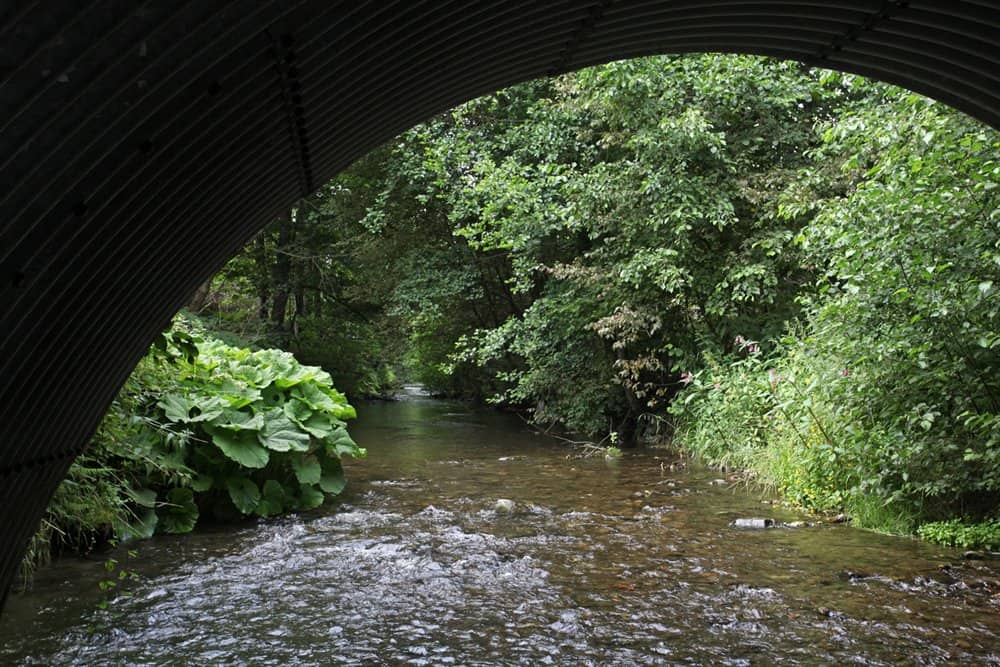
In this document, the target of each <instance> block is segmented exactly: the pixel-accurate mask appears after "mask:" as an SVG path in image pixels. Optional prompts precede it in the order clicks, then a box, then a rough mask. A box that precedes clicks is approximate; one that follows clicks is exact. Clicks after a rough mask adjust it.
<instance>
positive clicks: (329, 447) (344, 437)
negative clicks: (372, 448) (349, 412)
mask: <svg viewBox="0 0 1000 667" xmlns="http://www.w3.org/2000/svg"><path fill="white" fill-rule="evenodd" d="M324 442H325V443H326V452H327V454H329V455H331V456H334V455H336V456H342V455H345V454H349V455H351V456H362V455H363V450H362V449H361V448H360V447H358V445H357V443H356V442H354V440H353V439H352V438H351V436H350V434H349V433H348V432H347V429H346V428H344V427H343V426H339V427H337V428H336V429H334V431H333V432H332V433H331V434H330V435H329V436H328V437H327V438H326V440H324Z"/></svg>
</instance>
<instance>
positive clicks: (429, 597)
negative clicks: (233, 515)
mask: <svg viewBox="0 0 1000 667" xmlns="http://www.w3.org/2000/svg"><path fill="white" fill-rule="evenodd" d="M401 399H402V400H399V401H391V402H371V403H360V404H359V405H358V406H357V407H358V412H359V419H358V420H357V422H356V423H353V424H352V426H351V431H352V434H353V435H354V437H355V439H356V440H357V441H358V442H359V444H361V446H363V447H366V448H367V449H368V452H369V454H368V457H367V458H365V459H363V460H358V461H348V462H347V463H346V469H347V474H348V479H349V485H348V488H347V489H346V490H345V492H344V493H343V494H342V495H341V496H340V497H339V498H338V499H337V500H335V501H331V502H328V503H327V505H326V506H324V507H323V508H321V509H320V510H318V511H316V512H314V513H309V514H304V515H300V516H289V517H284V518H280V519H275V520H268V521H260V522H254V523H247V524H243V525H240V526H236V527H233V526H229V527H213V528H207V529H200V530H199V531H198V532H196V533H194V534H190V535H183V536H158V537H156V538H154V539H152V540H148V541H144V542H141V543H138V544H134V545H130V547H129V548H131V549H134V550H135V551H136V552H137V554H136V555H135V556H134V557H130V556H129V555H128V554H127V552H126V551H125V550H121V549H120V550H119V551H118V552H117V553H116V554H114V556H115V558H117V559H118V561H119V565H118V566H117V568H116V570H115V572H114V573H111V574H110V575H109V572H108V570H106V568H105V563H106V559H107V558H108V555H107V554H104V555H100V556H93V557H90V558H87V559H63V560H61V561H59V562H57V563H56V564H54V565H53V566H51V567H48V568H45V569H43V570H42V571H41V572H39V573H38V575H37V577H36V581H35V585H34V588H33V590H32V591H30V592H28V593H24V594H14V595H12V596H11V599H10V601H9V602H8V605H7V608H6V610H5V613H4V616H3V617H2V618H0V664H16V665H36V664H38V665H41V664H44V665H241V664H253V665H328V664H355V665H369V664H392V665H396V664H411V665H508V664H509V665H522V664H523V665H538V664H553V665H563V664H571V665H661V664H720V665H758V664H759V665H770V664H776V663H777V664H790V665H796V664H801V665H816V664H831V665H842V664H866V665H896V664H930V665H936V664H941V665H944V664H1000V595H998V588H997V581H998V579H1000V564H998V563H997V562H996V561H994V560H988V559H987V560H968V559H965V558H963V557H962V556H963V555H962V553H961V552H960V551H956V550H951V549H943V548H939V547H935V546H933V545H929V544H925V543H921V542H917V541H914V540H910V539H906V538H895V537H888V536H883V535H877V534H874V533H870V532H866V531H862V530H858V529H855V528H852V527H850V526H849V525H846V524H829V523H825V522H820V523H818V524H817V525H810V523H811V522H815V521H816V520H815V518H813V517H808V516H804V515H800V514H797V513H795V512H794V511H792V510H789V509H787V508H783V507H782V506H781V505H780V504H777V503H773V502H772V501H773V500H775V499H774V498H772V497H771V496H769V495H767V494H764V493H762V492H761V491H759V490H755V489H752V488H747V487H745V486H744V485H742V484H739V483H733V482H730V481H729V480H726V479H724V476H721V475H720V474H719V473H718V472H715V471H711V470H706V469H702V468H698V467H697V466H693V465H688V464H686V463H685V462H683V461H679V460H678V459H677V457H676V456H674V455H672V454H670V453H669V452H667V451H665V450H646V451H643V452H640V453H636V454H630V453H626V455H625V456H623V457H621V458H620V459H612V460H608V459H605V458H604V457H603V456H595V457H588V458H581V457H579V456H578V455H577V454H576V453H575V452H574V451H572V450H569V449H567V446H566V445H565V444H564V443H560V442H558V441H556V440H554V439H550V438H547V437H545V436H543V435H539V434H537V433H535V432H534V431H533V430H532V429H530V428H529V427H528V426H526V425H525V424H524V423H523V422H522V421H521V420H520V419H518V418H517V417H516V416H513V415H508V414H500V413H497V412H494V411H490V410H486V409H479V408H474V407H470V406H469V405H467V404H464V403H460V402H452V401H440V400H433V399H430V398H428V397H424V396H421V395H420V394H419V392H417V391H411V392H409V393H408V394H406V395H404V396H402V397H401ZM500 499H505V500H510V501H512V505H508V504H507V503H500V504H499V505H498V503H497V501H498V500H500ZM746 518H759V519H769V520H771V521H770V522H773V524H774V525H773V527H770V528H767V529H762V530H746V529H738V528H736V527H733V526H732V525H731V524H732V522H734V521H735V520H737V519H746ZM770 522H769V523H770ZM799 522H806V523H805V525H801V524H800V523H799ZM789 524H791V526H798V527H790V526H789ZM121 571H125V572H127V573H129V575H130V576H127V577H126V578H125V579H123V580H121V581H120V583H119V585H118V586H117V587H116V589H115V590H114V591H111V592H109V591H102V590H101V588H100V586H99V582H101V581H104V580H107V579H108V578H109V576H110V577H115V576H118V574H117V573H118V572H121ZM132 575H134V576H132ZM102 607H106V608H102Z"/></svg>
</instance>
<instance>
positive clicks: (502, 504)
mask: <svg viewBox="0 0 1000 667" xmlns="http://www.w3.org/2000/svg"><path fill="white" fill-rule="evenodd" d="M493 510H494V511H495V512H496V513H497V514H510V513H512V512H513V511H514V501H513V500H508V499H507V498H500V499H499V500H497V504H496V505H494V506H493Z"/></svg>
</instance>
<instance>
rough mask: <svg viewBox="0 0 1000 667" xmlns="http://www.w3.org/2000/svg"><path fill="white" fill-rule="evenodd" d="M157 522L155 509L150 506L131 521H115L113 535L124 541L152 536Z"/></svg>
mask: <svg viewBox="0 0 1000 667" xmlns="http://www.w3.org/2000/svg"><path fill="white" fill-rule="evenodd" d="M157 523H159V517H157V516H156V510H154V509H152V508H150V509H147V510H145V511H144V512H143V513H142V515H141V516H138V517H135V518H134V520H132V521H128V522H120V521H115V522H114V524H113V526H112V527H113V529H114V531H115V535H117V536H118V537H119V538H120V539H122V540H124V541H128V540H144V539H146V538H147V537H152V536H153V533H155V532H156V525H157Z"/></svg>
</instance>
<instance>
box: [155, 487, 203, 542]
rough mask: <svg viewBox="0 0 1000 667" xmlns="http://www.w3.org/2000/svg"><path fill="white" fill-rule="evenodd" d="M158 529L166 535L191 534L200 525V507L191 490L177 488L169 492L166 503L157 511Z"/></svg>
mask: <svg viewBox="0 0 1000 667" xmlns="http://www.w3.org/2000/svg"><path fill="white" fill-rule="evenodd" d="M157 514H158V515H159V522H158V527H159V529H160V530H162V531H163V532H165V533H190V532H191V530H193V529H194V526H195V524H196V523H198V506H197V505H196V504H195V502H194V493H193V492H192V491H191V489H185V488H177V489H170V491H168V492H167V497H166V502H165V503H164V504H163V505H161V506H160V508H159V509H158V511H157Z"/></svg>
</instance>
